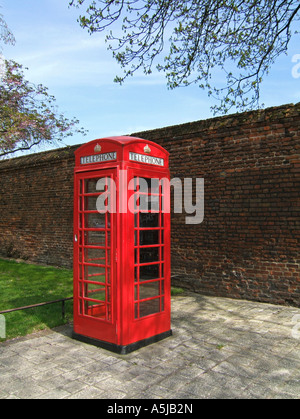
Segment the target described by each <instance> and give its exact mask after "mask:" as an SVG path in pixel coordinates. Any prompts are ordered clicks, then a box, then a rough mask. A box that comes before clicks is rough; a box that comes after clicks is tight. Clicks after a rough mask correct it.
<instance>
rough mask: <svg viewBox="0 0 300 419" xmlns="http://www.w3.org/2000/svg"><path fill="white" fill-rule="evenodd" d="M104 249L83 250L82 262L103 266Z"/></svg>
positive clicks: (104, 260)
mask: <svg viewBox="0 0 300 419" xmlns="http://www.w3.org/2000/svg"><path fill="white" fill-rule="evenodd" d="M105 254H106V251H105V249H89V248H85V249H84V261H85V262H92V263H98V264H100V265H105V262H106V259H105Z"/></svg>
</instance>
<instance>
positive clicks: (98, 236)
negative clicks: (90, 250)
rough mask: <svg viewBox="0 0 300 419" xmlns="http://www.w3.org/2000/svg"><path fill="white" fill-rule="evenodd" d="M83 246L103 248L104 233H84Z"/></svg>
mask: <svg viewBox="0 0 300 419" xmlns="http://www.w3.org/2000/svg"><path fill="white" fill-rule="evenodd" d="M84 236H85V240H84V241H85V245H86V246H88V245H92V246H101V247H105V245H106V244H105V231H86V232H85V235H84Z"/></svg>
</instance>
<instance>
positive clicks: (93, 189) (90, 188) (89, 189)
mask: <svg viewBox="0 0 300 419" xmlns="http://www.w3.org/2000/svg"><path fill="white" fill-rule="evenodd" d="M100 179H101V182H99V181H100ZM98 182H99V183H98ZM108 182H109V178H105V177H104V178H95V179H86V181H85V185H84V187H85V193H97V192H101V191H104V190H107V184H108ZM97 184H98V189H97Z"/></svg>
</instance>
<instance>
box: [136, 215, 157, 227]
mask: <svg viewBox="0 0 300 419" xmlns="http://www.w3.org/2000/svg"><path fill="white" fill-rule="evenodd" d="M140 227H149V228H150V227H152V228H155V227H159V214H156V213H146V214H145V213H140Z"/></svg>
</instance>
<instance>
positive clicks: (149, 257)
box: [140, 247, 159, 263]
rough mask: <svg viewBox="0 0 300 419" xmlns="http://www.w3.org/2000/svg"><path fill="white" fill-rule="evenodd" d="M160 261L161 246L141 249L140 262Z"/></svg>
mask: <svg viewBox="0 0 300 419" xmlns="http://www.w3.org/2000/svg"><path fill="white" fill-rule="evenodd" d="M147 262H159V247H147V248H146V249H140V263H147Z"/></svg>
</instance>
